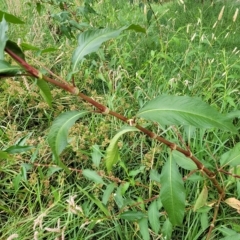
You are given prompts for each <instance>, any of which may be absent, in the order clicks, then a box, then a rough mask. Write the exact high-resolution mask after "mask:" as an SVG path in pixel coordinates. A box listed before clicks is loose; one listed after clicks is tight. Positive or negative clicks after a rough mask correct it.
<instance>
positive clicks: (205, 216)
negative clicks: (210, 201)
mask: <svg viewBox="0 0 240 240" xmlns="http://www.w3.org/2000/svg"><path fill="white" fill-rule="evenodd" d="M200 221H201V227H202V230H205V229H207V228H208V227H209V221H208V214H207V213H201V215H200Z"/></svg>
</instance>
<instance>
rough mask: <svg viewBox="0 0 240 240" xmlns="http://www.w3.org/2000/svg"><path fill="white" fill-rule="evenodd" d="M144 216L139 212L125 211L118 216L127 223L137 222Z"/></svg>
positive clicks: (144, 215)
mask: <svg viewBox="0 0 240 240" xmlns="http://www.w3.org/2000/svg"><path fill="white" fill-rule="evenodd" d="M145 217H146V214H144V213H143V212H140V211H126V212H124V213H122V214H120V218H121V219H125V220H128V221H138V220H140V219H142V218H145Z"/></svg>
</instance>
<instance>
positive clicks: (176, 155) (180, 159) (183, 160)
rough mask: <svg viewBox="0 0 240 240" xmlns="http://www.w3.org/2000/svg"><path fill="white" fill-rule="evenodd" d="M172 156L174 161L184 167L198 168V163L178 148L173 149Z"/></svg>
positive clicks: (189, 168)
mask: <svg viewBox="0 0 240 240" xmlns="http://www.w3.org/2000/svg"><path fill="white" fill-rule="evenodd" d="M172 157H173V159H174V161H175V162H176V163H177V164H178V165H179V166H180V167H182V168H184V169H187V170H194V169H197V165H196V164H195V163H194V162H193V161H192V160H191V159H190V158H187V157H186V156H184V155H183V154H182V153H180V152H178V151H176V150H173V151H172Z"/></svg>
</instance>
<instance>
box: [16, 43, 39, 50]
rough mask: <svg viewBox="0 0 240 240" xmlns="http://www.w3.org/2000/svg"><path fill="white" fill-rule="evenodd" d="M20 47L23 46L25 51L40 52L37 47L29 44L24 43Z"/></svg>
mask: <svg viewBox="0 0 240 240" xmlns="http://www.w3.org/2000/svg"><path fill="white" fill-rule="evenodd" d="M20 46H21V48H22V49H23V50H33V51H40V48H38V47H35V46H33V45H31V44H29V43H24V42H23V43H21V44H20Z"/></svg>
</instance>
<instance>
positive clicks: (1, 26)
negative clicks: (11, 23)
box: [0, 18, 8, 60]
mask: <svg viewBox="0 0 240 240" xmlns="http://www.w3.org/2000/svg"><path fill="white" fill-rule="evenodd" d="M7 30H8V25H7V22H6V21H5V19H4V18H2V21H1V22H0V60H3V59H4V49H5V46H6V42H7V40H8V37H7V34H6V32H7Z"/></svg>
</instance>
